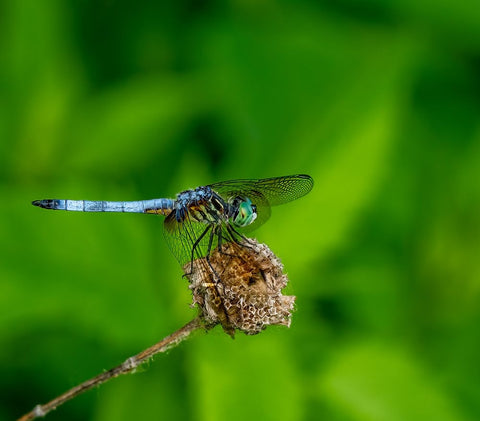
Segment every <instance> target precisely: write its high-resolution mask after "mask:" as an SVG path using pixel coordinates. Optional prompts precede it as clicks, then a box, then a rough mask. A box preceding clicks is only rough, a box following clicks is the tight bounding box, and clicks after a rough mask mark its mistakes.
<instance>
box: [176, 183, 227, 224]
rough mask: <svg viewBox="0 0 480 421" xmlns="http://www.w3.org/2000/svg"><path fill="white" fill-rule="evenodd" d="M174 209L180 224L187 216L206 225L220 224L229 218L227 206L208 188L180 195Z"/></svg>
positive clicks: (199, 188)
mask: <svg viewBox="0 0 480 421" xmlns="http://www.w3.org/2000/svg"><path fill="white" fill-rule="evenodd" d="M174 208H175V209H174V211H175V217H176V219H177V221H178V222H182V221H184V220H185V219H186V217H187V215H188V216H189V217H190V218H191V219H193V220H195V221H197V222H202V223H205V224H219V223H221V222H222V221H226V219H227V218H228V216H227V208H228V206H227V204H226V203H225V201H224V200H223V199H222V198H221V197H220V196H219V195H218V194H217V193H215V192H214V191H213V190H212V189H211V188H210V187H208V186H204V187H197V188H196V189H195V190H186V191H184V192H181V193H179V194H178V195H177V199H176V201H175V207H174Z"/></svg>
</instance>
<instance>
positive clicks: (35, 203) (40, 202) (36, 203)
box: [32, 200, 42, 207]
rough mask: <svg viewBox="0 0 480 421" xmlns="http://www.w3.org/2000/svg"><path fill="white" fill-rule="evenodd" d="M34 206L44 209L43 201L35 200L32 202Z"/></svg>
mask: <svg viewBox="0 0 480 421" xmlns="http://www.w3.org/2000/svg"><path fill="white" fill-rule="evenodd" d="M32 205H33V206H39V207H42V201H41V200H34V201H33V202H32Z"/></svg>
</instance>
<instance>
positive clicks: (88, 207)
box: [32, 199, 173, 215]
mask: <svg viewBox="0 0 480 421" xmlns="http://www.w3.org/2000/svg"><path fill="white" fill-rule="evenodd" d="M32 204H33V205H35V206H39V207H41V208H45V209H54V210H66V211H77V212H127V213H154V214H161V215H168V214H169V213H170V212H171V211H172V209H173V200H172V199H151V200H138V201H133V202H110V201H92V200H63V199H44V200H35V201H34V202H32Z"/></svg>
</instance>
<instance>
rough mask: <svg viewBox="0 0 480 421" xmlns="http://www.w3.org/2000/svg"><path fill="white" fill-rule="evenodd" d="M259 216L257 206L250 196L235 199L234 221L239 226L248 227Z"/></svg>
mask: <svg viewBox="0 0 480 421" xmlns="http://www.w3.org/2000/svg"><path fill="white" fill-rule="evenodd" d="M256 218H257V207H256V206H255V205H254V204H253V203H252V201H251V200H250V199H248V198H243V197H239V198H236V199H235V200H234V204H233V215H232V223H233V224H234V225H236V226H237V227H246V226H247V225H250V224H251V223H252V222H253V221H255V219H256Z"/></svg>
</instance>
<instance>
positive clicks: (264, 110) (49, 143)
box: [0, 0, 480, 421]
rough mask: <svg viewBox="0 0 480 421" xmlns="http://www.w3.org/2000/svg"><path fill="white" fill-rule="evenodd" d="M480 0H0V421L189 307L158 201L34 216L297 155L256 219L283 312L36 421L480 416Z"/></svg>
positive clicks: (262, 168)
mask: <svg viewBox="0 0 480 421" xmlns="http://www.w3.org/2000/svg"><path fill="white" fill-rule="evenodd" d="M479 22H480V8H479V7H478V1H477V0H463V1H462V2H458V1H454V0H443V1H432V0H424V1H422V2H417V1H409V0H402V1H396V0H391V1H382V0H365V1H356V0H339V1H336V0H323V1H297V2H288V1H273V0H270V1H269V0H265V1H258V2H255V1H241V0H236V1H191V0H190V1H177V2H142V1H137V2H130V1H115V0H103V1H98V0H97V1H93V0H90V1H88V0H87V1H78V0H72V1H68V2H65V1H62V0H44V1H35V0H26V1H17V0H4V1H3V2H2V3H1V5H0V62H1V66H0V90H1V94H0V177H1V179H0V192H1V197H2V206H1V210H0V221H1V222H0V256H1V257H0V282H1V284H0V288H1V290H0V320H1V323H0V343H1V346H0V361H1V364H0V387H1V392H0V419H2V420H10V419H14V418H15V417H18V416H20V415H21V414H22V413H24V412H27V411H29V410H30V409H31V408H33V406H34V405H35V404H37V403H44V402H46V401H48V400H50V399H51V398H53V397H54V396H56V395H58V394H59V393H61V392H63V391H65V390H66V389H67V388H69V387H72V386H74V385H76V384H77V383H79V382H80V381H83V380H85V379H87V378H89V377H91V376H94V375H95V374H97V373H99V372H101V371H102V370H105V369H108V368H110V367H112V366H114V365H116V364H119V363H120V362H122V361H124V360H125V359H126V358H127V357H128V356H130V355H133V354H135V353H137V352H138V351H140V350H142V349H144V348H146V347H147V346H149V345H151V344H153V343H155V342H156V341H158V340H159V339H161V338H162V337H164V336H165V335H167V334H169V333H171V332H172V331H173V330H175V329H177V328H179V327H180V326H182V325H183V324H185V323H186V322H188V321H189V320H190V319H192V318H193V317H194V315H195V310H194V309H191V308H189V303H190V296H189V291H188V287H187V282H186V280H185V279H182V278H181V270H180V267H179V266H178V264H177V262H176V260H175V258H174V257H173V256H172V255H171V253H170V252H169V250H168V249H167V246H166V244H165V241H164V239H163V235H162V219H163V218H162V217H155V216H148V215H122V214H82V213H66V212H65V213H62V212H48V211H43V210H41V209H38V208H34V207H33V206H31V205H30V202H31V201H32V200H34V199H40V198H70V199H91V200H138V199H149V198H155V197H174V195H175V194H176V193H177V192H179V191H181V190H184V189H186V188H191V187H196V186H199V185H204V184H208V183H212V182H216V181H221V180H226V179H232V178H262V177H271V176H276V175H286V174H295V173H308V174H310V175H312V176H313V177H314V179H315V187H314V189H313V191H312V192H311V193H310V194H309V195H308V196H306V197H305V198H302V199H300V200H298V201H296V202H292V203H290V204H287V205H284V206H281V207H278V208H275V209H273V213H272V217H271V219H270V221H269V222H268V223H267V224H265V225H264V226H263V227H262V228H261V229H259V230H258V231H257V232H256V233H255V236H256V238H258V239H259V240H260V241H262V242H266V243H267V244H268V245H269V246H270V247H271V248H272V250H273V251H274V252H275V253H276V254H277V255H278V256H279V257H280V258H281V259H282V261H283V263H284V265H285V268H286V271H287V273H288V275H289V278H290V284H289V286H288V288H287V290H286V293H287V294H291V295H296V296H297V306H296V312H295V314H294V317H293V321H292V326H291V328H290V329H287V328H284V327H270V328H268V329H267V330H266V331H264V332H262V333H261V334H259V335H257V336H253V337H249V336H246V335H243V334H241V333H240V334H238V335H237V337H236V339H235V340H232V339H231V338H230V337H228V336H227V335H225V334H224V333H223V332H222V330H221V329H220V328H218V327H217V328H216V329H214V330H213V331H210V332H209V333H208V334H203V333H198V334H197V335H195V336H194V337H192V338H191V339H189V340H188V341H187V342H186V343H183V344H182V345H181V346H180V347H178V348H175V349H174V350H171V351H170V352H169V353H168V354H167V355H161V356H158V357H157V358H155V359H154V361H153V362H151V363H150V364H148V365H147V366H146V367H145V368H144V369H142V370H140V372H139V373H137V374H135V375H130V376H125V377H122V378H119V379H115V380H113V381H111V382H110V383H108V384H106V385H104V386H102V387H100V388H99V389H96V390H94V391H91V392H89V393H87V394H86V395H85V396H82V397H79V398H77V399H75V400H74V401H72V402H69V403H67V404H66V405H64V406H63V407H61V408H59V409H58V410H57V411H55V412H54V413H52V414H51V415H49V416H48V418H47V419H50V420H67V419H68V420H74V421H75V420H97V421H99V420H102V421H103V420H117V421H118V420H133V419H137V420H140V419H159V420H160V419H179V420H245V419H262V420H333V421H339V420H351V421H365V420H368V421H369V420H399V421H400V420H402V421H403V420H422V421H424V420H436V421H453V420H458V421H463V420H476V419H479V417H480V363H479V355H480V329H479V325H480V306H479V304H480V253H479V251H480V246H479V244H480V242H479V235H480V212H479V211H480V182H479V181H480V118H479V117H480V24H479Z"/></svg>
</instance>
